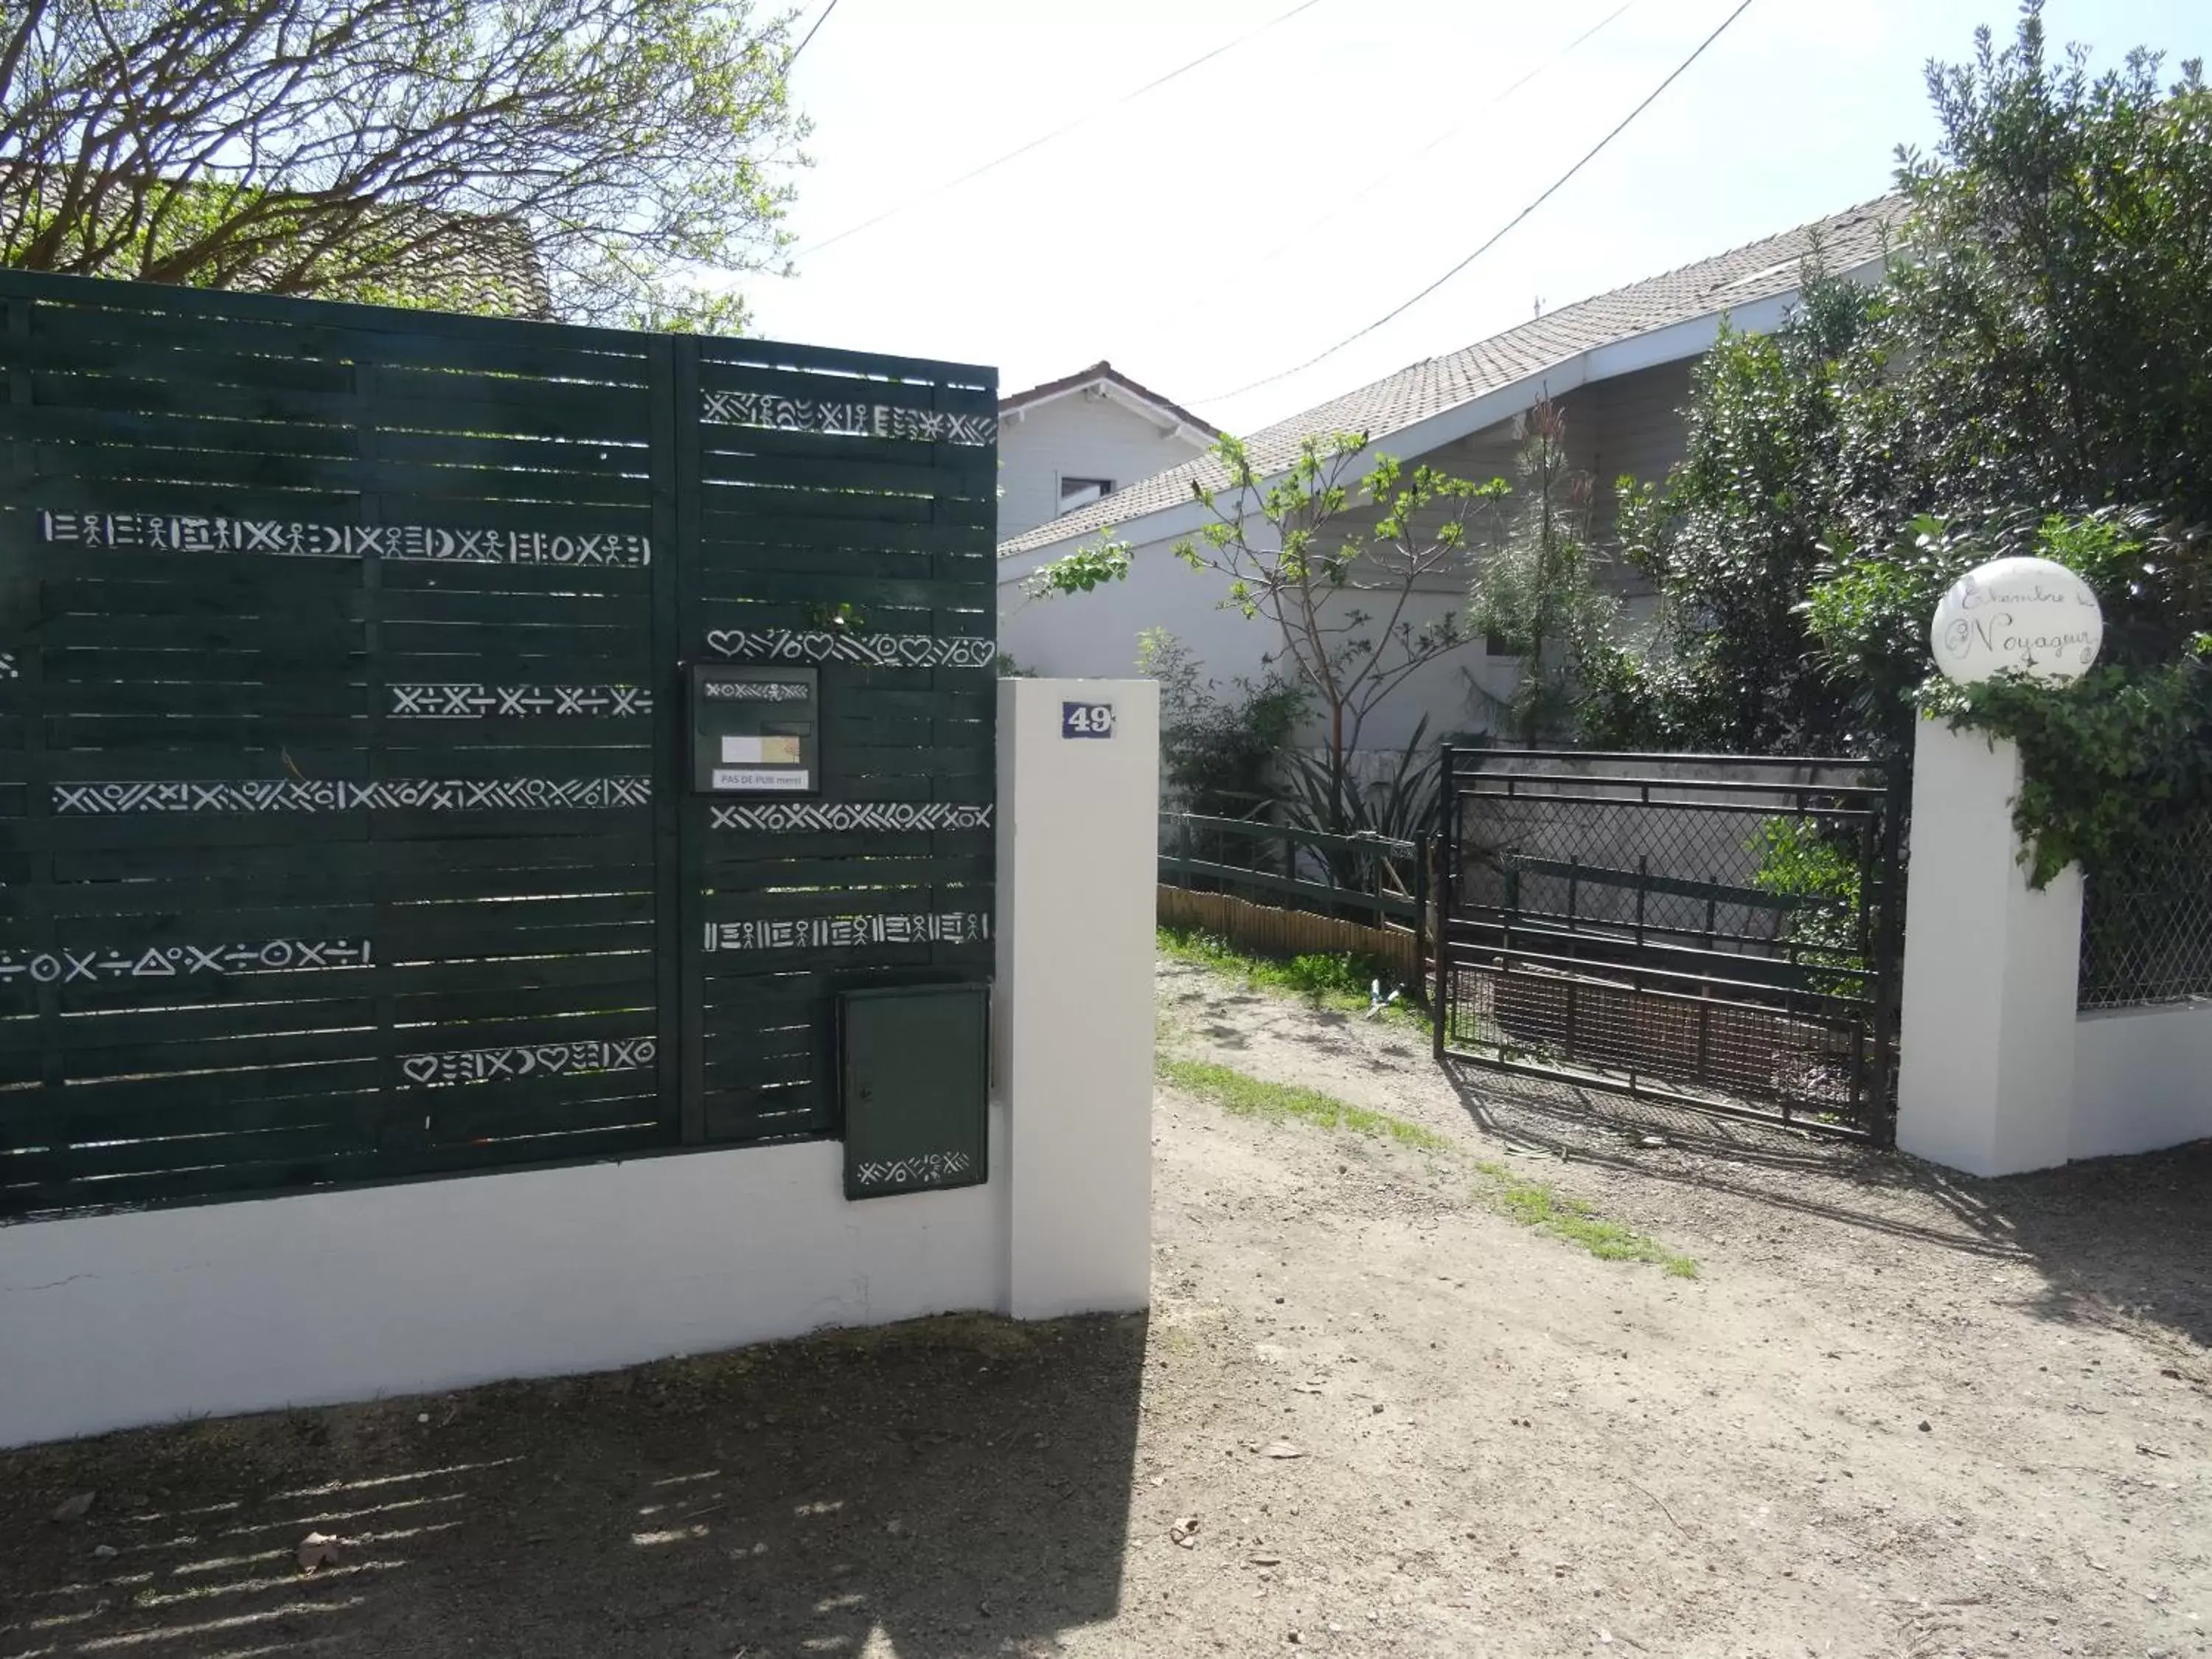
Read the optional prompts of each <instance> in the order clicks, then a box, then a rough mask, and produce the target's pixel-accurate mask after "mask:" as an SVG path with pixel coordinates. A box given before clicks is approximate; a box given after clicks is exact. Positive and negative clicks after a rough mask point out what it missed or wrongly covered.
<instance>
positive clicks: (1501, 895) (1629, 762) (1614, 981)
mask: <svg viewBox="0 0 2212 1659" xmlns="http://www.w3.org/2000/svg"><path fill="white" fill-rule="evenodd" d="M1447 765H1448V768H1449V787H1448V789H1447V793H1446V799H1445V803H1444V807H1443V813H1444V823H1443V835H1444V836H1445V837H1446V842H1445V856H1444V863H1445V880H1446V887H1445V891H1444V893H1443V945H1442V950H1441V951H1440V968H1439V993H1440V994H1439V1002H1440V1005H1441V1013H1442V1020H1441V1025H1440V1030H1439V1046H1440V1048H1443V1049H1444V1050H1445V1051H1447V1052H1448V1053H1450V1054H1456V1055H1458V1056H1460V1057H1462V1058H1465V1059H1472V1060H1480V1061H1483V1062H1486V1063H1489V1064H1492V1065H1496V1066H1503V1067H1506V1068H1510V1069H1513V1070H1519V1071H1527V1072H1532V1073H1540V1074H1542V1075H1547V1076H1555V1077H1562V1078H1569V1079H1578V1080H1583V1081H1588V1082H1594V1083H1599V1084H1602V1085H1607V1086H1610V1087H1617V1088H1620V1089H1623V1090H1626V1091H1632V1092H1634V1093H1638V1094H1651V1095H1656V1096H1661V1097H1665V1098H1668V1099H1670V1100H1674V1101H1677V1102H1680V1103H1687V1104H1692V1105H1697V1106H1702V1107H1705V1108H1706V1109H1710V1110H1713V1111H1717V1112H1721V1113H1723V1114H1736V1115H1753V1116H1772V1117H1778V1118H1782V1119H1784V1120H1790V1121H1805V1122H1807V1123H1808V1124H1811V1125H1814V1126H1817V1127H1823V1128H1826V1129H1831V1130H1833V1131H1836V1132H1838V1133H1856V1134H1869V1135H1874V1136H1877V1137H1881V1136H1886V1135H1887V1133H1888V1124H1889V1103H1890V1100H1891V1097H1892V1092H1893V1090H1892V1082H1893V1079H1892V1073H1893V1048H1894V1045H1893V1039H1892V1032H1893V1006H1894V1004H1893V982H1894V977H1895V976H1894V972H1893V963H1894V962H1895V960H1896V955H1897V940H1898V934H1897V928H1896V925H1895V918H1896V916H1897V915H1899V914H1900V912H1899V908H1898V887H1899V883H1898V881H1897V878H1896V871H1897V868H1898V860H1897V856H1896V851H1895V847H1896V843H1895V840H1894V836H1895V832H1896V825H1895V824H1894V823H1893V819H1892V815H1891V813H1890V811H1889V803H1890V792H1889V789H1888V788H1887V784H1886V782H1885V781H1883V780H1882V779H1881V775H1879V774H1878V773H1869V770H1868V769H1866V768H1865V767H1863V765H1860V764H1858V763H1850V762H1826V761H1802V760H1787V761H1773V760H1766V759H1761V758H1756V757H1702V756H1699V757H1684V756H1662V755H1593V754H1580V753H1570V752H1561V751H1504V750H1452V751H1449V754H1448V757H1447Z"/></svg>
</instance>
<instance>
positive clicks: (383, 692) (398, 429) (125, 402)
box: [0, 272, 997, 1214]
mask: <svg viewBox="0 0 2212 1659" xmlns="http://www.w3.org/2000/svg"><path fill="white" fill-rule="evenodd" d="M0 372H4V376H5V381H6V398H5V400H4V403H0V419H4V422H5V428H4V432H0V442H4V443H5V445H6V447H7V451H8V462H7V471H6V474H5V477H6V486H5V496H4V499H0V883H4V886H3V887H0V910H4V915H0V1213H14V1214H21V1213H26V1212H45V1211H52V1210H60V1209H71V1208H79V1207H82V1206H96V1205H106V1204H129V1203H138V1202H145V1201H152V1200H171V1199H177V1198H186V1197H199V1196H209V1195H216V1194H237V1193H241V1192H248V1191H258V1192H267V1191H278V1190H283V1189H288V1188H299V1187H303V1186H311V1185H316V1184H322V1183H329V1182H355V1181H364V1180H381V1179H389V1178H394V1177H399V1176H412V1175H420V1174H428V1173H437V1172H448V1171H456V1170H471V1169H481V1168H485V1167H494V1166H507V1165H515V1164H528V1163H538V1162H544V1161H551V1160H561V1159H573V1158H587V1157H601V1156H606V1155H611V1154H629V1153H635V1152H642V1151H645V1150H647V1149H653V1148H665V1147H678V1146H703V1145H714V1144H728V1143H732V1142H745V1141H757V1140H763V1139H787V1138H793V1137H805V1136H818V1135H823V1134H829V1133H836V1128H837V1121H836V1100H835V1090H834V1086H833V1055H834V1049H833V1047H832V1044H833V1034H832V1032H831V1030H830V1026H831V1012H832V1007H833V1003H834V999H835V997H836V994H837V993H838V992H839V991H840V990H842V989H845V988H848V987H866V986H869V985H873V984H880V983H886V982H898V981H902V980H906V981H914V980H925V981H926V980H930V979H933V978H975V977H979V976H981V975H985V974H987V972H988V967H989V961H990V951H991V946H990V944H989V930H990V916H991V913H992V903H991V892H992V886H991V884H992V874H993V870H992V836H991V823H990V820H991V803H992V794H993V787H994V770H993V767H994V763H993V708H994V681H993V667H992V664H993V659H994V599H993V595H994V588H993V560H992V526H993V520H994V486H995V483H996V449H995V411H996V403H997V395H996V387H995V377H994V374H993V373H992V371H989V370H987V369H979V368H967V367H962V366H957V365H949V364H943V363H933V362H911V361H906V360H902V359H891V358H884V357H879V356H868V355H864V354H859V353H853V352H841V351H831V350H821V349H811V348H801V347H787V346H780V345H772V344H768V343H761V342H755V341H732V340H717V339H695V338H688V337H666V336H651V335H643V334H632V333H623V332H617V331H604V330H592V329H580V328H565V327H558V326H553V325H540V324H529V323H516V322H509V321H503V320H492V319H475V318H459V317H449V316H442V315H437V314H431V313H417V312H405V311H387V310H382V309H377V308H371V307H341V306H331V305H324V304H317V303H311V302H306V301H284V300H276V299H272V298H268V297H265V296H254V295H211V294H201V293H194V292H191V291H188V290H180V289H167V288H158V287H150V286H141V285H136V284H125V283H90V282H83V281H79V280H75V279H70V278H57V277H46V276H30V275H26V274H21V273H7V272H0ZM687 661H736V662H755V661H770V662H773V661H782V662H806V663H812V664H817V665H819V669H820V677H821V713H822V715H823V726H822V734H821V759H822V780H821V789H820V793H819V794H818V795H817V796H812V797H809V798H806V799H771V800H758V799H744V800H720V799H710V798H708V797H704V796H699V795H694V794H691V793H687V790H688V787H689V780H688V773H687V769H686V752H685V718H684V708H682V707H681V702H682V696H683V693H682V687H681V678H680V673H679V665H680V664H682V663H684V662H687Z"/></svg>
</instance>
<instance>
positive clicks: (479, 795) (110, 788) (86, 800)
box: [53, 778, 653, 813]
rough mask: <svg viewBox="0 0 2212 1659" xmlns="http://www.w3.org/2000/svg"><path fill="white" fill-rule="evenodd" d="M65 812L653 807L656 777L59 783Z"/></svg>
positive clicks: (57, 806)
mask: <svg viewBox="0 0 2212 1659" xmlns="http://www.w3.org/2000/svg"><path fill="white" fill-rule="evenodd" d="M53 788H54V810H55V811H57V812H82V813H118V812H349V811H356V810H357V809H362V808H368V809H376V808H384V809H395V810H396V809H398V808H403V807H409V808H414V809H416V810H417V811H428V812H475V811H496V810H499V809H501V808H514V809H520V810H525V811H558V810H560V809H561V808H563V807H578V808H599V807H608V806H648V805H652V802H653V780H652V779H650V778H442V779H441V778H389V779H384V780H380V781H377V782H374V783H346V782H342V781H335V780H322V779H314V780H306V779H297V778H284V779H276V780H274V781H259V780H249V781H241V782H224V783H58V784H56V785H54V787H53Z"/></svg>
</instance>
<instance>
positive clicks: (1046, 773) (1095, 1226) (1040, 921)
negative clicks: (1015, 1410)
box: [995, 679, 1160, 1319]
mask: <svg viewBox="0 0 2212 1659" xmlns="http://www.w3.org/2000/svg"><path fill="white" fill-rule="evenodd" d="M1066 702H1106V703H1110V704H1111V705H1112V707H1113V708H1114V711H1115V732H1114V735H1113V736H1112V737H1111V738H1105V739H1100V738H1067V737H1064V736H1062V734H1061V731H1062V728H1061V708H1062V705H1063V704H1064V703H1066ZM999 732H1000V750H999V812H1000V831H999V834H1000V847H1001V848H1002V849H1010V848H1016V847H1018V848H1021V849H1022V855H1021V857H1020V858H1019V859H1018V860H1017V859H1012V858H1010V857H1009V856H1008V855H1007V852H1006V850H1002V851H1001V852H1000V862H999V903H1000V915H1001V916H1002V917H1003V918H1004V919H1005V924H1006V925H1005V927H1004V929H1003V931H1002V932H1001V933H1000V936H999V939H1000V945H999V975H998V987H999V996H998V1018H997V1020H996V1022H995V1024H996V1028H997V1030H999V1032H1000V1034H1001V1042H1000V1051H999V1074H1000V1079H1001V1080H1002V1083H1003V1085H1004V1086H1005V1088H1006V1092H1007V1095H1008V1097H1010V1098H1011V1099H1012V1101H1013V1103H1014V1106H1013V1110H1012V1125H1011V1127H1012V1135H1013V1159H1014V1168H1015V1173H1016V1179H1015V1182H1014V1188H1013V1250H1012V1263H1013V1267H1012V1286H1011V1300H1010V1304H1009V1308H1010V1310H1011V1311H1012V1313H1013V1315H1014V1316H1016V1317H1017V1318H1020V1319H1045V1318H1050V1317H1053V1316H1056V1315H1060V1314H1066V1313H1076V1312H1081V1311H1085V1310H1096V1309H1136V1308H1142V1307H1144V1306H1146V1304H1148V1303H1149V1301H1150V1300H1151V1285H1152V1113H1151V1111H1150V1109H1149V1107H1147V1109H1144V1110H1135V1109H1132V1107H1131V1102H1132V1101H1133V1100H1136V1099H1139V1098H1141V1099H1143V1100H1144V1101H1146V1102H1147V1103H1149V1102H1150V1100H1151V1098H1152V1035H1153V1031H1154V1030H1155V1023H1154V1022H1155V1015H1154V1012H1153V1007H1152V955H1153V932H1152V909H1153V892H1154V886H1155V884H1156V883H1157V881H1158V839H1157V836H1158V821H1157V817H1156V812H1157V797H1158V779H1159V767H1160V757H1159V688H1158V686H1157V685H1155V684H1153V683H1152V681H1150V680H1127V679H1123V680H1001V681H1000V682H999ZM1139 889H1141V890H1142V896H1138V894H1139Z"/></svg>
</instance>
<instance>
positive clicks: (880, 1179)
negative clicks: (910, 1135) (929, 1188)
mask: <svg viewBox="0 0 2212 1659" xmlns="http://www.w3.org/2000/svg"><path fill="white" fill-rule="evenodd" d="M968 1163H969V1159H968V1154H967V1153H965V1152H916V1153H915V1155H914V1156H913V1157H911V1158H894V1159H890V1160H889V1161H887V1162H884V1163H870V1164H861V1165H860V1170H858V1172H857V1173H858V1174H859V1176H860V1184H861V1185H862V1186H864V1187H888V1186H891V1185H893V1184H894V1183H896V1182H902V1181H942V1180H943V1179H944V1178H945V1176H954V1175H965V1174H967V1172H968Z"/></svg>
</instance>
